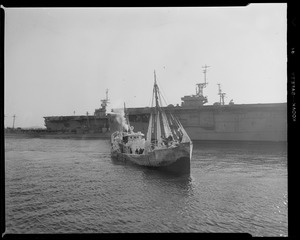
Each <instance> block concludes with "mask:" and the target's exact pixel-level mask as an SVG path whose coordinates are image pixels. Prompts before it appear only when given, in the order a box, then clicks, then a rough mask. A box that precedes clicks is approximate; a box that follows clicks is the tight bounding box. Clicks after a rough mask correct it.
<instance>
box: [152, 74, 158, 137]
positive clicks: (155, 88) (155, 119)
mask: <svg viewBox="0 0 300 240" xmlns="http://www.w3.org/2000/svg"><path fill="white" fill-rule="evenodd" d="M157 88H158V87H157V83H156V73H155V70H154V87H153V91H154V95H155V112H154V121H155V124H154V139H156V140H157V139H158V137H159V136H157V124H159V122H157V114H158V96H157Z"/></svg>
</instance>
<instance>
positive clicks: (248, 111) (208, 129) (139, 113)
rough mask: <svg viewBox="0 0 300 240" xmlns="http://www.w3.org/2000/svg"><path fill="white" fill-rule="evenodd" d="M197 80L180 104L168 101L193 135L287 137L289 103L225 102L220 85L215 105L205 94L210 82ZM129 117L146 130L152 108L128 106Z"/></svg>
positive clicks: (170, 109) (136, 126)
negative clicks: (193, 87) (172, 103)
mask: <svg viewBox="0 0 300 240" xmlns="http://www.w3.org/2000/svg"><path fill="white" fill-rule="evenodd" d="M203 68H204V70H203V73H204V82H203V83H198V84H196V94H195V95H189V96H184V97H182V98H181V100H182V103H181V106H179V105H177V106H173V105H168V107H166V108H165V111H166V112H170V113H172V114H174V115H175V116H176V117H177V118H178V119H179V121H180V122H181V123H182V125H183V127H184V129H185V130H186V131H187V133H188V135H189V136H190V138H191V139H192V140H193V141H195V140H214V141H218V140H220V141H272V142H281V141H283V142H285V141H287V104H286V103H268V104H234V103H233V100H231V101H230V102H229V104H228V105H225V102H224V97H225V93H224V92H222V89H221V85H220V84H218V85H219V92H218V95H219V96H220V101H219V102H216V103H214V104H213V105H204V104H205V103H207V102H208V100H207V97H206V96H204V95H203V89H204V88H205V87H206V85H207V81H206V72H207V68H208V66H206V65H205V66H204V67H203ZM127 110H128V114H129V120H130V122H131V124H132V125H133V126H134V129H135V130H136V131H141V132H145V131H147V127H148V126H147V122H148V118H149V115H150V109H149V108H128V109H127Z"/></svg>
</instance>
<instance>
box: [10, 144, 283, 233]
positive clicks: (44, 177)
mask: <svg viewBox="0 0 300 240" xmlns="http://www.w3.org/2000/svg"><path fill="white" fill-rule="evenodd" d="M286 148H287V146H286V143H263V144H262V143H255V142H194V151H193V157H192V161H191V173H190V174H189V175H184V176H174V175H173V174H166V173H164V172H160V171H157V170H155V169H151V168H144V167H140V166H133V165H131V164H124V163H119V162H115V161H112V160H111V158H110V143H109V140H67V139H5V173H6V176H5V178H6V181H5V187H6V194H5V204H6V230H7V232H8V233H83V232H85V233H112V232H229V233H232V232H247V233H250V234H252V235H253V236H286V235H287V225H288V224H287V203H288V200H287V149H286Z"/></svg>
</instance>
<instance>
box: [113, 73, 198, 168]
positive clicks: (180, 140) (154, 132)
mask: <svg viewBox="0 0 300 240" xmlns="http://www.w3.org/2000/svg"><path fill="white" fill-rule="evenodd" d="M154 99H155V106H154V104H153V102H154ZM124 112H125V116H124V115H121V116H120V117H121V120H122V121H121V124H120V129H119V131H116V132H114V133H113V134H112V135H111V156H112V158H113V159H117V160H121V161H126V162H127V161H129V162H132V163H134V164H137V165H141V166H148V167H154V168H159V169H163V170H167V171H170V172H174V173H189V172H190V161H191V157H192V150H193V144H192V141H191V139H190V137H189V136H188V134H187V133H186V131H185V130H184V128H183V126H182V124H181V123H180V121H179V120H178V119H177V118H176V117H175V116H174V115H173V114H172V113H171V112H166V111H165V110H164V108H162V101H161V93H160V91H159V88H158V85H157V83H156V74H155V72H154V87H153V94H152V104H151V113H150V118H149V123H148V131H147V134H146V136H145V135H144V134H143V133H142V132H140V131H139V132H134V128H133V126H130V123H129V118H128V114H127V113H126V107H125V104H124Z"/></svg>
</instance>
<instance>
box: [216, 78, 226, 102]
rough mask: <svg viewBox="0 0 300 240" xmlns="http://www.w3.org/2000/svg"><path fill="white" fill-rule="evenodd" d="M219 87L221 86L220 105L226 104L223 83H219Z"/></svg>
mask: <svg viewBox="0 0 300 240" xmlns="http://www.w3.org/2000/svg"><path fill="white" fill-rule="evenodd" d="M218 87H219V93H218V95H220V105H225V103H224V98H225V95H226V93H223V92H222V89H221V84H220V83H218Z"/></svg>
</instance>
